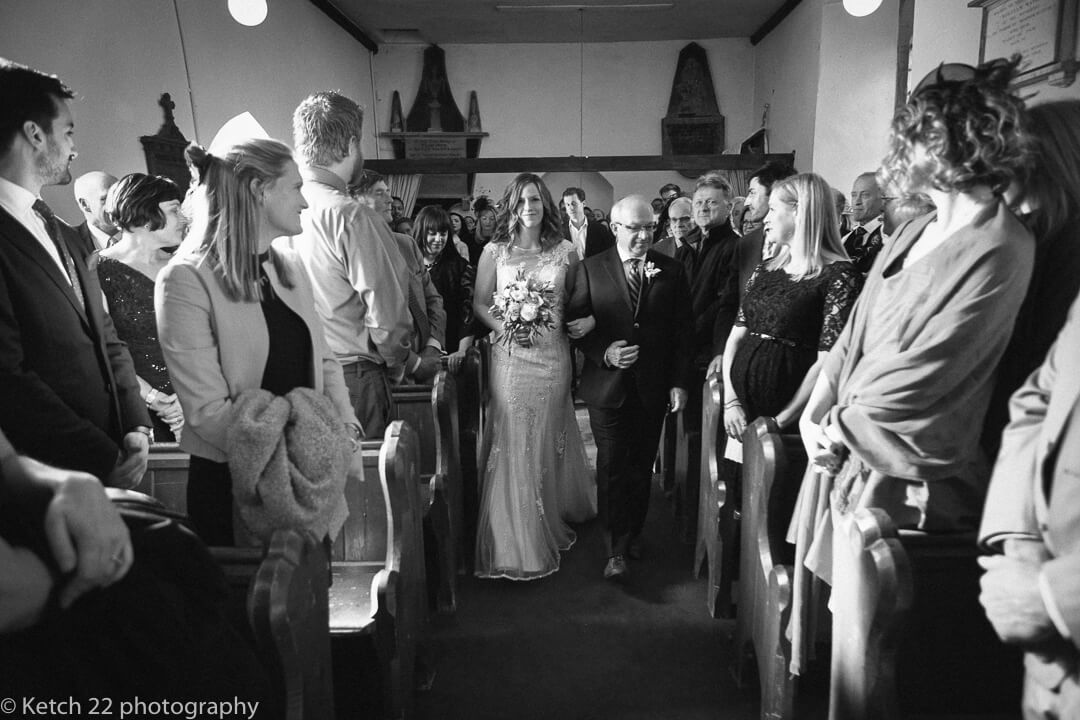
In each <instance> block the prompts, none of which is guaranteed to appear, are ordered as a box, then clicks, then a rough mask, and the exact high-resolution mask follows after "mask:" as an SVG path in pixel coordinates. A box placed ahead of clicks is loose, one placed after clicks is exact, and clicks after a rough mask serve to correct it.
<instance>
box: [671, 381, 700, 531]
mask: <svg viewBox="0 0 1080 720" xmlns="http://www.w3.org/2000/svg"><path fill="white" fill-rule="evenodd" d="M690 392H693V390H691V391H690ZM676 414H677V415H678V418H677V420H676V422H675V428H676V430H675V469H674V476H675V479H674V483H675V487H674V489H673V491H672V497H673V499H674V501H675V503H674V512H675V532H676V533H677V534H678V537H679V539H680V540H682V541H683V542H686V543H692V542H694V536H695V534H696V531H697V511H698V489H699V488H698V486H699V484H700V480H699V478H698V466H699V464H700V462H701V438H702V433H701V432H699V431H696V430H695V431H693V432H691V431H689V430H688V429H687V424H686V413H685V412H681V413H676Z"/></svg>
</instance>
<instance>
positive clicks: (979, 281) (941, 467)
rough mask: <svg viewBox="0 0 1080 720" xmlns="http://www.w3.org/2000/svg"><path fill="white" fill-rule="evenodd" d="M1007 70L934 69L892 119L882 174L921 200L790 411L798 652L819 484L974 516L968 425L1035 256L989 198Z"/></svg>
mask: <svg viewBox="0 0 1080 720" xmlns="http://www.w3.org/2000/svg"><path fill="white" fill-rule="evenodd" d="M1015 68H1016V63H1015V62H1013V63H1008V62H1005V61H996V62H993V63H990V64H988V65H986V66H984V67H981V68H979V69H978V70H975V71H973V77H972V78H971V79H969V80H964V81H958V80H945V79H942V78H940V77H934V78H932V79H931V80H930V82H928V83H925V84H923V85H921V86H920V87H918V88H916V90H915V91H913V93H912V95H911V98H910V100H909V101H908V103H907V104H906V105H905V106H904V107H902V108H900V110H898V111H897V114H896V117H895V119H894V120H893V125H892V134H891V137H890V146H891V147H890V152H889V155H888V156H887V157H886V159H885V162H884V165H883V175H884V180H885V181H886V182H888V183H892V184H895V185H896V186H898V187H899V189H900V190H901V191H902V192H904V193H905V194H906V193H913V192H924V193H926V194H927V195H929V196H930V197H931V198H932V199H933V201H934V205H935V206H936V207H937V210H936V212H933V213H930V214H928V215H925V216H923V217H921V218H918V219H916V220H913V221H911V222H909V223H908V224H907V225H905V226H903V228H902V229H901V231H900V232H899V234H898V236H897V237H895V238H894V239H893V240H892V241H891V242H890V243H889V244H888V245H887V246H886V247H885V248H884V249H883V250H882V254H881V255H879V257H878V260H877V262H876V263H875V264H874V266H873V268H872V269H871V271H870V274H869V276H868V277H867V279H866V285H865V286H864V288H863V292H862V295H861V296H860V298H859V301H858V303H857V304H856V305H855V308H854V310H853V311H852V314H851V318H850V320H849V322H848V324H847V327H845V329H844V332H843V333H841V335H840V338H839V340H837V342H836V344H835V346H834V347H833V349H832V351H831V352H830V354H829V356H828V357H827V358H826V359H825V362H824V364H823V366H822V370H821V374H820V376H819V377H818V380H817V383H816V384H815V386H814V390H813V392H812V393H811V396H810V401H809V403H808V404H807V407H806V410H805V412H804V413H803V415H802V418H801V420H800V422H799V430H800V432H801V434H802V438H803V443H804V444H805V445H806V450H807V455H808V457H810V458H811V459H812V464H811V467H810V468H809V470H808V473H807V477H806V478H805V479H804V480H803V483H802V486H801V490H800V494H799V501H798V507H797V508H796V514H795V519H794V520H793V522H792V527H791V531H790V533H789V538H790V539H791V540H794V541H795V544H796V561H797V565H796V568H797V572H796V577H795V582H796V586H795V602H796V603H797V607H796V608H795V609H793V616H792V617H793V620H792V622H793V630H792V634H793V637H795V638H796V639H795V640H793V643H792V644H793V646H796V645H800V647H799V650H798V652H799V653H801V652H802V648H801V643H802V642H803V641H804V640H805V636H803V635H802V634H801V633H802V628H801V623H802V622H803V621H804V620H805V618H804V617H803V616H802V613H803V612H804V610H803V608H805V604H803V603H804V601H805V599H806V597H807V595H806V592H807V589H806V582H807V581H808V578H807V577H806V576H805V573H804V572H803V571H802V567H801V566H802V564H803V561H804V560H805V563H806V567H808V568H809V569H810V570H812V571H813V572H814V573H816V574H818V575H819V576H820V577H822V579H824V580H825V581H826V582H829V581H830V579H831V547H830V544H829V539H830V538H831V530H829V529H828V522H829V514H828V513H829V511H828V507H829V502H828V499H827V498H828V490H829V488H831V487H835V488H837V490H838V492H839V493H840V494H839V495H838V498H837V499H838V500H839V501H841V502H843V507H846V508H850V509H852V510H854V509H856V508H859V507H877V508H882V509H884V510H885V511H887V512H888V513H889V515H890V516H891V517H892V518H893V520H894V521H895V522H896V524H897V525H898V526H899V527H909V528H918V529H920V530H924V531H927V532H948V531H961V530H965V529H974V527H975V525H976V524H977V523H978V519H979V515H980V511H981V509H982V503H983V499H984V497H985V492H986V483H987V480H988V477H987V473H986V463H985V459H984V458H982V457H981V456H980V451H979V432H980V430H981V428H982V421H983V415H984V413H985V412H986V407H987V403H988V402H989V400H990V393H991V391H992V389H993V377H994V371H995V368H996V367H997V363H998V360H999V359H1000V358H1001V354H1002V352H1003V351H1004V349H1005V346H1006V344H1007V343H1008V341H1009V336H1010V335H1011V333H1012V329H1013V322H1014V320H1015V318H1016V314H1017V311H1018V310H1019V308H1020V303H1021V301H1022V300H1023V298H1024V293H1025V291H1026V289H1027V286H1028V280H1029V279H1030V276H1031V268H1032V261H1033V256H1034V252H1035V244H1034V241H1033V239H1032V236H1031V233H1030V232H1028V230H1027V229H1026V228H1025V227H1024V226H1023V225H1022V224H1021V223H1020V221H1019V220H1018V219H1017V218H1016V216H1015V215H1013V213H1012V211H1010V210H1009V208H1008V206H1007V205H1006V203H1005V201H1004V199H1003V197H1002V194H1003V193H1004V192H1005V190H1006V189H1007V188H1008V187H1009V185H1010V183H1011V182H1013V180H1022V179H1023V178H1024V177H1025V176H1026V175H1027V172H1028V168H1029V166H1030V164H1031V158H1032V152H1031V141H1030V136H1029V134H1028V129H1027V121H1026V118H1025V115H1024V108H1023V104H1022V102H1021V101H1020V99H1019V98H1017V97H1015V96H1014V95H1012V94H1010V92H1009V89H1008V88H1009V82H1010V80H1011V79H1012V77H1013V73H1014V71H1015ZM798 605H801V606H798ZM796 626H798V627H796ZM797 660H801V656H799V657H798V658H797ZM798 667H799V666H798V664H797V662H796V661H793V668H794V669H798Z"/></svg>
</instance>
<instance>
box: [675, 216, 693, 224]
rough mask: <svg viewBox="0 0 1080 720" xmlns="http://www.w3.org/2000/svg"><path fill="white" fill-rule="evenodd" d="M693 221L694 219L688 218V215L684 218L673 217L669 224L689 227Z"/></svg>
mask: <svg viewBox="0 0 1080 720" xmlns="http://www.w3.org/2000/svg"><path fill="white" fill-rule="evenodd" d="M693 221H694V218H692V217H690V216H689V215H687V216H685V217H673V218H671V224H672V225H689V224H690V223H692V222H693Z"/></svg>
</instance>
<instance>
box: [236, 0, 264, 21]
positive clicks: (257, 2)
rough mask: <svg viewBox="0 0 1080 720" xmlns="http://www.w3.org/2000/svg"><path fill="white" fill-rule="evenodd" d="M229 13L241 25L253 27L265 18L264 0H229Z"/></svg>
mask: <svg viewBox="0 0 1080 720" xmlns="http://www.w3.org/2000/svg"><path fill="white" fill-rule="evenodd" d="M229 14H230V15H232V16H233V20H235V21H236V22H238V23H240V24H241V25H247V26H248V27H255V26H256V25H258V24H259V23H261V22H262V21H263V20H265V19H266V0H229Z"/></svg>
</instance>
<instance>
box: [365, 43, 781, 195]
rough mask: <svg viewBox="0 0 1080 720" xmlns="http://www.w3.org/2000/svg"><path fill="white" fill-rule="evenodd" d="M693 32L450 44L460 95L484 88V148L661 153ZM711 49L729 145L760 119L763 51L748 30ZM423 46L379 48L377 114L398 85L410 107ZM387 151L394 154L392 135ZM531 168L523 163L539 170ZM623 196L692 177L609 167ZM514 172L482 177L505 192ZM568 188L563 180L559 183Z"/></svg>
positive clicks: (516, 152) (519, 152)
mask: <svg viewBox="0 0 1080 720" xmlns="http://www.w3.org/2000/svg"><path fill="white" fill-rule="evenodd" d="M688 42H690V41H689V40H687V41H675V42H652V43H596V44H586V45H584V46H581V45H577V44H554V45H528V44H516V45H492V44H483V45H446V46H444V47H443V49H444V50H445V51H446V69H447V74H448V75H449V79H450V87H451V89H452V90H453V91H454V93H455V95H454V99H455V101H456V102H457V104H458V107H459V109H460V110H461V112H462V114H465V113H467V112H468V102H469V92H470V91H472V90H476V92H477V99H478V101H479V105H480V117H481V121H482V124H483V129H484V131H485V132H488V133H490V137H488V138H485V139H484V143H483V146H482V147H481V156H483V157H551V156H555V157H558V156H571V155H660V154H661V140H660V120H661V118H663V116H664V115H665V114H666V113H667V104H668V99H669V96H670V94H671V83H672V80H673V79H674V76H675V66H676V63H677V61H678V57H679V51H680V50H681V49H682V48H683V46H685V45H686V43H688ZM697 42H698V44H700V45H701V46H702V47H704V48H705V50H706V52H707V53H708V55H709V66H710V69H711V71H712V75H713V85H714V87H715V89H716V95H717V102H718V103H719V105H720V112H721V114H723V115H724V116H725V123H726V135H725V140H726V145H727V147H728V149H729V150H731V149H734V150H737V149H738V147H739V144H740V143H741V142H742V141H743V139H745V138H746V137H747V136H748V135H749V134H750V133H751V132H753V130H754V129H756V128H757V126H758V123H759V122H760V117H759V116H756V115H755V112H754V110H753V107H752V105H751V100H750V99H751V98H752V96H753V77H754V75H753V69H754V58H753V52H752V48H751V46H750V43H749V42H748V41H747V40H745V39H716V40H697ZM423 51H424V48H423V46H420V45H387V46H384V47H383V48H382V49H381V50H380V52H379V53H378V54H377V55H375V56H374V58H373V61H372V62H373V67H374V72H375V86H376V102H375V108H376V110H375V115H376V116H377V122H378V124H379V129H380V130H385V129H386V127H387V126H388V125H389V121H390V103H391V97H392V94H393V91H394V90H397V91H398V92H399V93H400V95H401V103H402V110H403V112H404V113H405V114H408V112H409V108H410V107H411V106H412V102H413V99H414V98H415V97H416V91H417V87H418V85H419V82H420V73H421V68H422V67H423ZM379 157H383V158H388V157H392V151H391V148H390V144H389V141H385V140H384V141H382V142H381V143H380V149H379ZM529 169H530V168H521V170H523V171H525V170H529ZM605 177H606V178H607V179H608V181H609V182H611V184H612V186H613V192H614V198H615V199H618V198H620V197H622V196H624V195H627V194H630V193H642V194H645V195H647V196H648V197H653V196H654V195H655V194H656V191H657V190H658V189H659V188H660V186H662V185H664V184H665V183H668V182H675V183H677V184H679V185H680V186H682V187H683V188H690V187H692V185H693V181H692V180H688V179H686V178H683V177H681V176H680V175H679V174H677V173H666V172H649V173H625V172H620V173H607V174H605ZM510 179H512V175H506V174H497V175H496V174H481V175H478V176H477V180H476V187H477V188H478V189H481V190H487V191H490V193H491V194H493V195H496V196H497V195H499V194H501V192H502V190H503V188H504V187H505V186H506V183H507V182H508V181H509V180H510ZM558 191H559V189H555V190H553V192H558Z"/></svg>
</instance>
